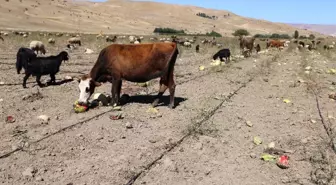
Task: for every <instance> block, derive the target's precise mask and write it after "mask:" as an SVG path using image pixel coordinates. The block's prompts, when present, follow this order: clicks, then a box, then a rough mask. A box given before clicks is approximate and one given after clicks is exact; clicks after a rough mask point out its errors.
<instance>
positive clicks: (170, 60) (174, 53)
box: [167, 43, 180, 79]
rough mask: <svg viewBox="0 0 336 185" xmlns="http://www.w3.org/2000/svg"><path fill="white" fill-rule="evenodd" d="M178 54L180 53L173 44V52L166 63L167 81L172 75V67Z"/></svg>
mask: <svg viewBox="0 0 336 185" xmlns="http://www.w3.org/2000/svg"><path fill="white" fill-rule="evenodd" d="M179 53H180V52H179V50H178V48H177V44H176V43H175V48H174V52H173V53H172V54H171V55H170V57H169V61H168V70H167V78H168V79H169V76H170V75H172V74H171V73H173V71H174V66H175V63H176V59H177V55H178V54H179Z"/></svg>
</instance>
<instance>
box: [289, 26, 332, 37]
mask: <svg viewBox="0 0 336 185" xmlns="http://www.w3.org/2000/svg"><path fill="white" fill-rule="evenodd" d="M289 25H291V26H294V27H296V28H300V29H306V30H311V31H315V32H319V33H322V34H325V35H331V36H335V37H336V24H334V25H332V24H331V25H326V24H289Z"/></svg>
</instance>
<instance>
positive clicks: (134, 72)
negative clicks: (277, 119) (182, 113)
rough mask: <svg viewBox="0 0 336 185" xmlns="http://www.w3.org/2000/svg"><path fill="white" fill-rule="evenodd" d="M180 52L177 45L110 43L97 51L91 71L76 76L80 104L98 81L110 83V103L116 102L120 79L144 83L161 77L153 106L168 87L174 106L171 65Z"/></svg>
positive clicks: (170, 104) (86, 98)
mask: <svg viewBox="0 0 336 185" xmlns="http://www.w3.org/2000/svg"><path fill="white" fill-rule="evenodd" d="M178 54H179V52H178V49H177V45H176V43H174V42H170V43H163V42H158V43H149V44H112V45H109V46H107V47H105V48H104V49H102V50H101V51H100V53H99V56H98V59H97V62H96V63H95V64H94V66H93V68H92V69H91V71H90V73H89V74H87V75H84V76H82V77H81V79H79V85H78V86H79V89H80V95H79V99H78V103H79V104H82V105H83V104H87V103H88V99H89V98H90V96H91V95H92V93H93V92H94V90H95V87H97V86H100V85H101V82H107V81H108V82H111V83H112V90H111V91H112V99H111V102H110V103H111V105H115V104H116V105H119V98H120V90H121V86H122V80H127V81H131V82H146V81H149V80H151V79H154V78H158V77H160V90H159V93H158V95H157V97H156V99H155V100H154V102H153V103H152V106H153V107H155V106H157V105H158V103H159V100H160V98H161V97H162V95H163V94H164V92H165V91H166V90H167V88H169V93H170V103H169V107H170V108H173V107H174V106H175V105H174V95H175V87H176V85H175V82H174V66H175V62H176V58H177V55H178Z"/></svg>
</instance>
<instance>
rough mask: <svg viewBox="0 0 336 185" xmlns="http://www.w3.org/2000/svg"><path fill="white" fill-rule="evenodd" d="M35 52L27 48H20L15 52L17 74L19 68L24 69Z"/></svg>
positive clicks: (34, 55) (19, 70)
mask: <svg viewBox="0 0 336 185" xmlns="http://www.w3.org/2000/svg"><path fill="white" fill-rule="evenodd" d="M36 56H37V55H36V53H35V52H34V51H33V50H31V49H29V48H23V47H22V48H20V49H19V50H18V52H17V53H16V70H17V74H20V72H21V69H22V68H24V69H25V70H26V68H27V63H28V62H30V60H31V59H33V58H35V57H36Z"/></svg>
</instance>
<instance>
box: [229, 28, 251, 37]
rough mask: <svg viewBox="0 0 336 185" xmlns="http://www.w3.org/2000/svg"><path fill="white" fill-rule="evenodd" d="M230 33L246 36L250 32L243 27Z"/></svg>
mask: <svg viewBox="0 0 336 185" xmlns="http://www.w3.org/2000/svg"><path fill="white" fill-rule="evenodd" d="M232 35H234V36H241V35H245V36H247V35H250V33H249V32H248V31H247V30H245V29H239V30H236V31H235V32H234V33H233V34H232Z"/></svg>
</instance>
